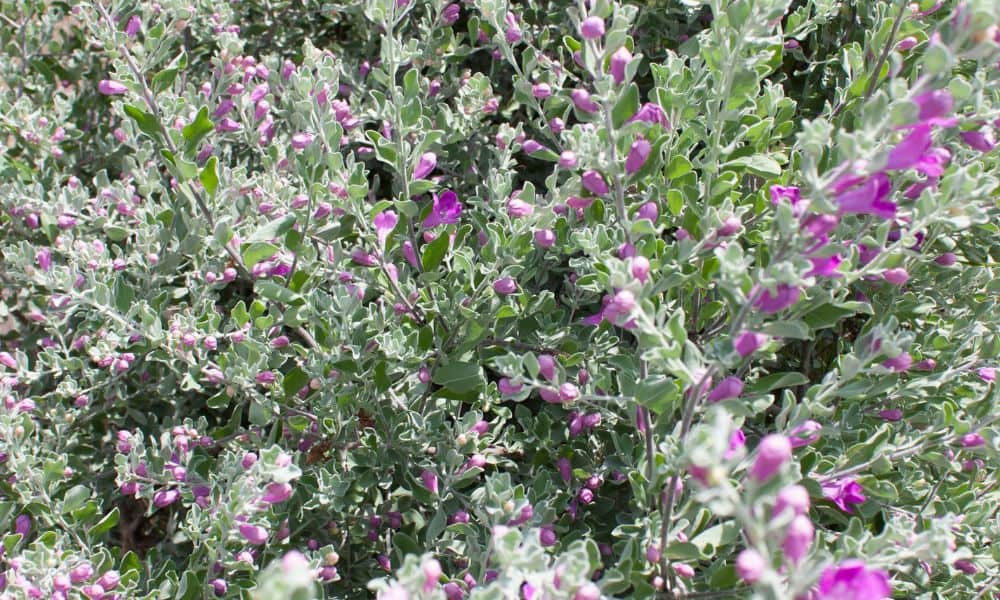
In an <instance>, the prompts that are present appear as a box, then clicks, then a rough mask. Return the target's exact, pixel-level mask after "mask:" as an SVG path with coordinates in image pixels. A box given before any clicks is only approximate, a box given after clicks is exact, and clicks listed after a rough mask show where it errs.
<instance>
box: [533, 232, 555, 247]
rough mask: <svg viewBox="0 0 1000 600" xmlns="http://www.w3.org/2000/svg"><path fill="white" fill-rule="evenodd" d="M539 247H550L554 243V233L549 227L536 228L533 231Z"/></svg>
mask: <svg viewBox="0 0 1000 600" xmlns="http://www.w3.org/2000/svg"><path fill="white" fill-rule="evenodd" d="M534 238H535V243H536V244H538V247H539V248H551V247H552V246H553V245H555V243H556V234H555V232H554V231H552V230H551V229H538V230H536V231H535V233H534Z"/></svg>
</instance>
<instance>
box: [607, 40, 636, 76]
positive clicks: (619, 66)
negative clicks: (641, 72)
mask: <svg viewBox="0 0 1000 600" xmlns="http://www.w3.org/2000/svg"><path fill="white" fill-rule="evenodd" d="M630 62H632V53H631V52H629V51H628V48H625V47H624V46H622V47H621V48H619V49H617V50H615V53H614V54H612V55H611V76H612V77H614V79H615V83H617V84H618V85H621V84H622V82H624V81H625V69H626V67H628V65H629V63H630Z"/></svg>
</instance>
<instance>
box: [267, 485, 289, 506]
mask: <svg viewBox="0 0 1000 600" xmlns="http://www.w3.org/2000/svg"><path fill="white" fill-rule="evenodd" d="M291 497H292V486H291V485H289V484H287V483H278V482H277V481H275V482H272V483H269V484H267V487H266V488H264V495H263V496H261V499H260V500H261V502H264V503H265V504H280V503H282V502H284V501H285V500H288V499H289V498H291Z"/></svg>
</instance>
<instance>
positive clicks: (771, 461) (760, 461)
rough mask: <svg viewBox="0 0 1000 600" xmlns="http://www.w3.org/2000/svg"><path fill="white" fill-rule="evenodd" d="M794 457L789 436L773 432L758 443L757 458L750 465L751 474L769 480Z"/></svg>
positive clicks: (755, 477)
mask: <svg viewBox="0 0 1000 600" xmlns="http://www.w3.org/2000/svg"><path fill="white" fill-rule="evenodd" d="M791 459H792V444H791V442H790V441H789V440H788V438H787V437H785V436H783V435H780V434H776V433H772V434H770V435H766V436H764V439H762V440H761V441H760V444H758V445H757V458H756V460H754V463H753V465H752V466H751V467H750V476H751V477H753V478H754V479H756V480H757V481H767V480H768V479H770V478H771V477H773V476H774V475H775V474H776V473H777V472H778V471H780V470H781V468H782V467H783V466H785V464H786V463H788V461H790V460H791Z"/></svg>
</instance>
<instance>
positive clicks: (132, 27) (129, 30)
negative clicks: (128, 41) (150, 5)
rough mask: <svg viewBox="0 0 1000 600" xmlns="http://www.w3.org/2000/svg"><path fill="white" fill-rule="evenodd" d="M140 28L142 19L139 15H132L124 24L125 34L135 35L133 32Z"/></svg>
mask: <svg viewBox="0 0 1000 600" xmlns="http://www.w3.org/2000/svg"><path fill="white" fill-rule="evenodd" d="M141 29H142V19H140V18H139V15H132V16H131V18H129V20H128V23H126V24H125V35H127V36H128V37H135V34H137V33H139V31H140V30H141Z"/></svg>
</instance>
